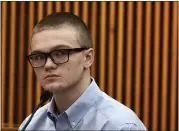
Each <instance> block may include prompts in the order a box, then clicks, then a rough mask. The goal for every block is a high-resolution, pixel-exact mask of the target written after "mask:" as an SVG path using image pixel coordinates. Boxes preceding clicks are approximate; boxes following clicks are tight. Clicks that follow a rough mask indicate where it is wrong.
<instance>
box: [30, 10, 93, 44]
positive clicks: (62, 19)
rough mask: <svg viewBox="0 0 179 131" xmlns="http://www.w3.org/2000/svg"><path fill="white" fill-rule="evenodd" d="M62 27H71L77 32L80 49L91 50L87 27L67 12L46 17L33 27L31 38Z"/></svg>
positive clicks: (90, 39)
mask: <svg viewBox="0 0 179 131" xmlns="http://www.w3.org/2000/svg"><path fill="white" fill-rule="evenodd" d="M62 26H71V27H72V28H74V29H75V30H76V31H77V32H78V35H79V40H78V41H79V42H80V43H79V44H80V45H81V47H83V48H92V38H91V35H90V31H89V29H88V27H87V25H86V24H85V23H84V22H83V21H82V20H81V19H80V18H79V17H78V16H76V15H74V14H72V13H69V12H56V13H54V14H50V15H48V16H46V17H45V18H43V19H42V20H41V21H39V23H38V24H37V25H36V26H35V27H34V30H33V34H32V36H33V35H34V34H36V33H38V32H40V31H43V30H48V29H58V28H60V27H62Z"/></svg>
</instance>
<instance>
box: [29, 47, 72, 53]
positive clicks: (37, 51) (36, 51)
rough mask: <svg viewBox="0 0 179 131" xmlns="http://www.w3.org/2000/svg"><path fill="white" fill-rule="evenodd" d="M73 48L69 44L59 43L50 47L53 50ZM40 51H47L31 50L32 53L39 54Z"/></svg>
mask: <svg viewBox="0 0 179 131" xmlns="http://www.w3.org/2000/svg"><path fill="white" fill-rule="evenodd" d="M70 48H72V47H71V46H68V45H57V46H54V47H52V48H51V49H50V51H53V50H55V49H70ZM38 53H45V52H44V51H41V50H34V51H32V52H31V54H38Z"/></svg>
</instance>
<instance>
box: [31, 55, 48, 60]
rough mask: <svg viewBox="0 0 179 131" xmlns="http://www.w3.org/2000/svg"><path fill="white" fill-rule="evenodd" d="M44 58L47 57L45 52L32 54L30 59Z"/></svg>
mask: <svg viewBox="0 0 179 131" xmlns="http://www.w3.org/2000/svg"><path fill="white" fill-rule="evenodd" d="M44 58H45V56H44V55H43V54H38V55H32V56H30V60H42V59H44Z"/></svg>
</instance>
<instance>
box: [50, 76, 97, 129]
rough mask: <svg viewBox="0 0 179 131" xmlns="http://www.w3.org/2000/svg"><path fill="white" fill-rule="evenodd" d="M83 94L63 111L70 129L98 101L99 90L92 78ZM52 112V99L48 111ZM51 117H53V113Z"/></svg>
mask: <svg viewBox="0 0 179 131" xmlns="http://www.w3.org/2000/svg"><path fill="white" fill-rule="evenodd" d="M91 79H92V82H91V84H90V85H89V87H88V88H87V89H86V90H85V92H84V93H83V94H82V95H81V96H80V97H79V98H78V99H77V100H76V101H75V102H74V103H73V104H72V105H71V106H70V107H69V108H68V109H67V110H66V111H65V113H66V114H67V116H68V120H69V122H70V124H71V126H72V127H75V126H76V125H77V123H78V122H79V121H80V120H81V119H82V118H83V117H84V115H85V114H86V113H87V112H88V110H89V109H90V108H91V107H92V106H93V104H94V103H95V102H96V101H97V100H98V99H100V89H99V87H98V86H97V84H96V82H95V80H94V79H93V78H91ZM47 112H50V113H53V112H54V99H53V98H52V100H51V103H50V106H49V108H48V111H47ZM53 115H55V114H54V113H53ZM74 123H75V125H74Z"/></svg>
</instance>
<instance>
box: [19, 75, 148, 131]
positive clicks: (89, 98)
mask: <svg viewBox="0 0 179 131" xmlns="http://www.w3.org/2000/svg"><path fill="white" fill-rule="evenodd" d="M64 102H65V101H64ZM29 117H30V116H28V117H27V118H26V119H25V120H24V122H23V123H22V124H21V126H20V127H19V130H21V129H22V127H23V126H24V124H25V123H26V122H27V120H28V119H29ZM26 130H146V128H145V126H144V125H143V123H142V122H141V121H140V119H139V118H138V117H137V116H136V114H135V113H134V112H133V111H132V110H131V109H129V108H128V107H126V106H124V105H123V104H121V103H120V102H118V101H116V100H115V99H113V98H111V97H110V96H108V95H107V94H106V93H104V92H102V91H101V90H100V89H99V87H98V86H97V84H96V82H95V80H94V79H93V78H92V82H91V84H90V85H89V87H88V88H87V89H86V91H85V92H84V93H83V94H82V95H81V96H80V97H79V98H78V99H77V100H76V101H75V102H74V103H73V104H72V105H71V106H70V107H69V108H68V109H67V110H66V111H65V112H63V113H61V114H60V115H57V114H55V113H54V99H53V98H52V100H51V102H49V103H48V104H46V105H45V106H43V107H41V108H40V109H38V110H37V112H36V113H35V115H34V117H33V118H32V121H31V122H30V123H29V125H28V126H27V128H26Z"/></svg>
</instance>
